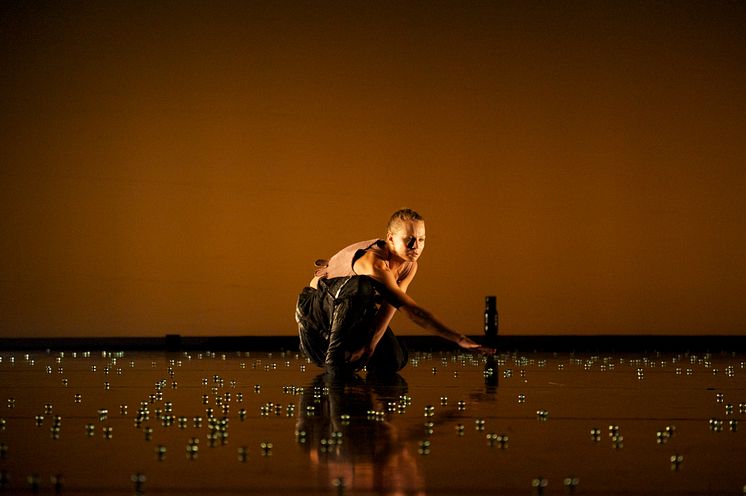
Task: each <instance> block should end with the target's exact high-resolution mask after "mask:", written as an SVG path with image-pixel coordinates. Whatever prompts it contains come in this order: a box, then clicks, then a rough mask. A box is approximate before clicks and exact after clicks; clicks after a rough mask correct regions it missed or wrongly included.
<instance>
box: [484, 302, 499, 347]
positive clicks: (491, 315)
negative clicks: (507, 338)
mask: <svg viewBox="0 0 746 496" xmlns="http://www.w3.org/2000/svg"><path fill="white" fill-rule="evenodd" d="M499 328H500V325H499V319H498V314H497V298H496V297H494V296H486V297H485V298H484V334H485V336H487V337H490V338H494V337H497V331H498V330H499Z"/></svg>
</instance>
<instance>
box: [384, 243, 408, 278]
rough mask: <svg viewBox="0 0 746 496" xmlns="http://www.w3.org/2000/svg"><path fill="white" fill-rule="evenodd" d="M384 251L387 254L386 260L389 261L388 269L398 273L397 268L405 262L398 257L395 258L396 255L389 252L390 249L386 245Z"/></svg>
mask: <svg viewBox="0 0 746 496" xmlns="http://www.w3.org/2000/svg"><path fill="white" fill-rule="evenodd" d="M386 249H387V250H388V252H389V256H388V259H389V269H391V270H393V271H396V272H398V271H399V267H401V266H402V265H403V264H404V262H405V261H404V260H402V259H401V258H399V257H398V256H396V254H394V252H393V251H392V250H391V248H390V247H389V246H388V244H387V245H386Z"/></svg>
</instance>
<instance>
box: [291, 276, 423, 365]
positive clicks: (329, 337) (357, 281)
mask: <svg viewBox="0 0 746 496" xmlns="http://www.w3.org/2000/svg"><path fill="white" fill-rule="evenodd" d="M379 302H380V296H379V295H378V292H377V291H376V283H375V281H374V280H373V279H371V278H370V277H368V276H350V277H336V278H332V279H321V280H319V283H318V289H314V288H311V287H306V288H304V289H303V291H301V293H300V295H299V296H298V302H297V304H296V307H295V320H296V322H297V323H298V335H299V337H300V350H301V352H302V353H303V354H305V355H306V356H307V357H308V358H310V359H311V361H313V362H314V363H315V364H316V365H318V366H320V367H324V368H326V369H327V371H330V372H349V371H354V370H357V369H360V368H362V367H363V366H364V365H365V366H366V367H367V369H368V372H372V373H378V374H391V373H394V372H397V371H399V370H401V369H402V368H404V366H405V365H406V364H407V360H408V354H407V351H406V349H405V348H404V346H403V345H402V344H401V343H400V342H399V340H398V339H397V337H396V336H394V333H393V331H392V330H391V328H387V329H386V331H385V333H384V335H383V337H381V340H380V341H379V342H378V345H377V346H376V349H375V351H374V352H373V355H372V356H370V357H369V359H368V360H367V362H365V363H362V362H357V363H352V362H351V360H350V355H352V353H354V352H356V351H358V350H360V349H361V348H362V347H363V346H365V345H367V344H368V343H370V340H371V339H372V337H373V333H374V331H375V329H374V328H373V323H374V318H375V316H376V313H377V312H378V306H379Z"/></svg>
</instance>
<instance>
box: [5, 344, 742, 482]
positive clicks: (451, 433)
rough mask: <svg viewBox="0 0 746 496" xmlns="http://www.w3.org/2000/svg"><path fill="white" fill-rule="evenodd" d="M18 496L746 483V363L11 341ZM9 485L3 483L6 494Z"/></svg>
mask: <svg viewBox="0 0 746 496" xmlns="http://www.w3.org/2000/svg"><path fill="white" fill-rule="evenodd" d="M0 358H1V359H2V361H1V362H0V401H2V403H0V430H1V432H0V486H2V490H3V491H5V493H7V494H32V493H34V492H38V493H39V494H55V493H57V494H71V495H76V494H112V495H113V494H166V495H171V494H173V495H183V494H211V495H224V494H226V495H227V494H280V493H282V494H287V495H292V494H304V495H307V494H470V495H479V494H485V495H486V494H491V495H492V494H708V493H709V494H744V491H745V490H746V487H745V486H746V471H745V470H744V466H745V464H744V461H746V439H745V438H744V433H743V432H742V431H743V430H744V429H746V424H743V419H744V418H745V417H746V379H745V378H746V370H744V367H745V365H744V360H745V359H744V357H743V356H740V355H736V354H718V355H708V354H703V355H693V354H692V355H690V354H676V355H659V354H654V353H653V354H644V355H643V354H639V355H631V354H629V355H618V354H617V355H611V354H610V355H598V356H593V355H574V354H528V353H504V354H501V355H499V356H497V357H496V358H495V359H489V360H488V359H486V358H484V357H481V356H473V355H469V354H461V353H457V352H438V353H415V354H413V355H412V360H411V363H410V365H409V366H408V367H407V368H405V369H404V370H403V371H402V372H401V374H400V375H395V376H392V377H371V376H369V375H366V374H365V372H363V373H361V374H360V375H359V376H356V377H354V378H347V379H345V380H342V379H336V380H332V379H331V378H329V377H328V376H325V375H323V374H321V373H320V372H321V371H320V370H319V369H317V368H315V367H314V366H313V365H311V364H308V363H307V362H306V360H304V359H303V358H301V357H299V356H298V354H297V353H295V352H275V353H256V352H251V353H244V352H242V353H226V354H222V353H210V352H201V353H200V352H186V353H145V352H128V353H123V352H118V353H108V352H107V353H102V352H96V353H92V352H77V353H72V352H64V353H62V352H49V351H46V352H45V351H41V352H40V351H33V352H28V353H23V352H14V353H10V352H6V353H0ZM0 492H1V491H0Z"/></svg>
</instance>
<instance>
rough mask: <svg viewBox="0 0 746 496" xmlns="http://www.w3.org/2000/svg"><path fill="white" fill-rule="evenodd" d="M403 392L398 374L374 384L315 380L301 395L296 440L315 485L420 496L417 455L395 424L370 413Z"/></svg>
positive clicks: (369, 380)
mask: <svg viewBox="0 0 746 496" xmlns="http://www.w3.org/2000/svg"><path fill="white" fill-rule="evenodd" d="M406 392H407V383H406V381H404V379H403V378H402V377H401V376H400V375H398V374H395V375H393V376H388V377H386V378H378V379H373V378H372V377H371V376H369V377H367V378H366V379H362V378H361V377H359V376H347V377H346V378H344V379H338V378H335V379H334V380H332V379H331V376H330V375H329V374H320V375H318V376H316V378H315V379H314V381H313V383H312V384H311V385H310V386H309V387H307V388H305V389H304V392H303V396H302V399H301V404H300V409H299V412H300V413H299V416H298V422H297V424H296V435H297V436H298V441H299V444H300V445H301V446H303V448H304V449H305V450H306V451H308V454H309V457H310V459H311V463H312V464H313V466H314V468H315V469H316V472H317V474H318V475H319V484H321V485H323V486H326V487H332V486H339V485H340V484H341V485H343V486H344V487H346V488H347V489H350V490H356V491H372V492H376V493H379V494H424V485H425V484H424V480H423V477H422V475H421V474H420V473H419V470H418V467H417V461H416V458H415V457H416V456H417V454H416V453H414V454H413V453H412V452H411V451H410V450H411V449H412V448H411V446H408V444H409V443H406V442H405V439H404V438H403V435H402V434H400V433H399V431H398V430H397V427H396V426H395V425H394V424H392V423H390V422H387V421H386V420H384V418H383V416H381V415H376V414H375V413H374V412H383V411H384V410H385V408H386V405H387V403H390V402H398V401H399V398H400V396H401V395H403V394H405V393H406ZM309 407H313V408H309Z"/></svg>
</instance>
